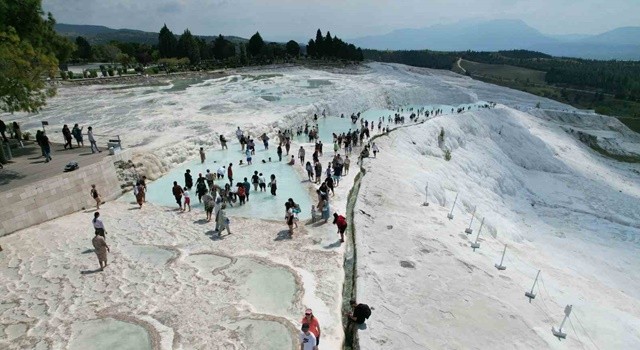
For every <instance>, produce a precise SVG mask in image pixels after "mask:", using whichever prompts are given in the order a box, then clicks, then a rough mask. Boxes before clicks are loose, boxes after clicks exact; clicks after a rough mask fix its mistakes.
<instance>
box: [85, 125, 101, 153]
mask: <svg viewBox="0 0 640 350" xmlns="http://www.w3.org/2000/svg"><path fill="white" fill-rule="evenodd" d="M87 136H88V138H89V142H90V143H91V153H96V152H102V151H101V150H99V149H98V145H97V144H96V139H95V138H94V137H93V128H92V127H88V128H87ZM94 148H95V150H94Z"/></svg>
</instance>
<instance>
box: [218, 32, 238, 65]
mask: <svg viewBox="0 0 640 350" xmlns="http://www.w3.org/2000/svg"><path fill="white" fill-rule="evenodd" d="M235 55H236V47H235V45H234V44H233V43H232V42H231V41H229V40H227V39H225V38H224V37H223V36H222V35H218V37H217V38H216V39H215V40H214V41H213V56H214V57H215V58H216V59H217V60H221V61H222V60H225V59H227V58H230V57H234V56H235Z"/></svg>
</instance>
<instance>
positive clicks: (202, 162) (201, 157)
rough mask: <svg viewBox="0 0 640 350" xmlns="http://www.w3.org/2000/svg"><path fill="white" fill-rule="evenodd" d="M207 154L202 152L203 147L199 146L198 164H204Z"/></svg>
mask: <svg viewBox="0 0 640 350" xmlns="http://www.w3.org/2000/svg"><path fill="white" fill-rule="evenodd" d="M206 158H207V156H206V155H205V154H204V148H202V147H200V164H204V161H205V159H206Z"/></svg>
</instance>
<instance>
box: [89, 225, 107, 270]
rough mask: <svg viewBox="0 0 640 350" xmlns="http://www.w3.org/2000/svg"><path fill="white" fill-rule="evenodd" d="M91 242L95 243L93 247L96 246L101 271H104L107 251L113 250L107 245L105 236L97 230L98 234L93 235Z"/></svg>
mask: <svg viewBox="0 0 640 350" xmlns="http://www.w3.org/2000/svg"><path fill="white" fill-rule="evenodd" d="M96 214H97V213H96ZM91 243H92V244H93V248H95V251H96V255H97V256H98V263H99V264H100V271H104V268H105V267H107V252H110V251H111V250H110V249H109V246H108V245H107V241H105V240H104V237H103V236H101V235H99V234H98V232H97V231H96V236H95V237H93V239H92V240H91ZM102 263H104V266H103V265H102Z"/></svg>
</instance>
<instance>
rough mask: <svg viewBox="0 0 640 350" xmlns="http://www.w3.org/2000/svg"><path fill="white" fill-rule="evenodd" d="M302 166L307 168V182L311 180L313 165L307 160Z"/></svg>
mask: <svg viewBox="0 0 640 350" xmlns="http://www.w3.org/2000/svg"><path fill="white" fill-rule="evenodd" d="M304 168H305V170H307V177H308V178H309V182H313V166H311V162H307V164H306V165H305V166H304Z"/></svg>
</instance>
